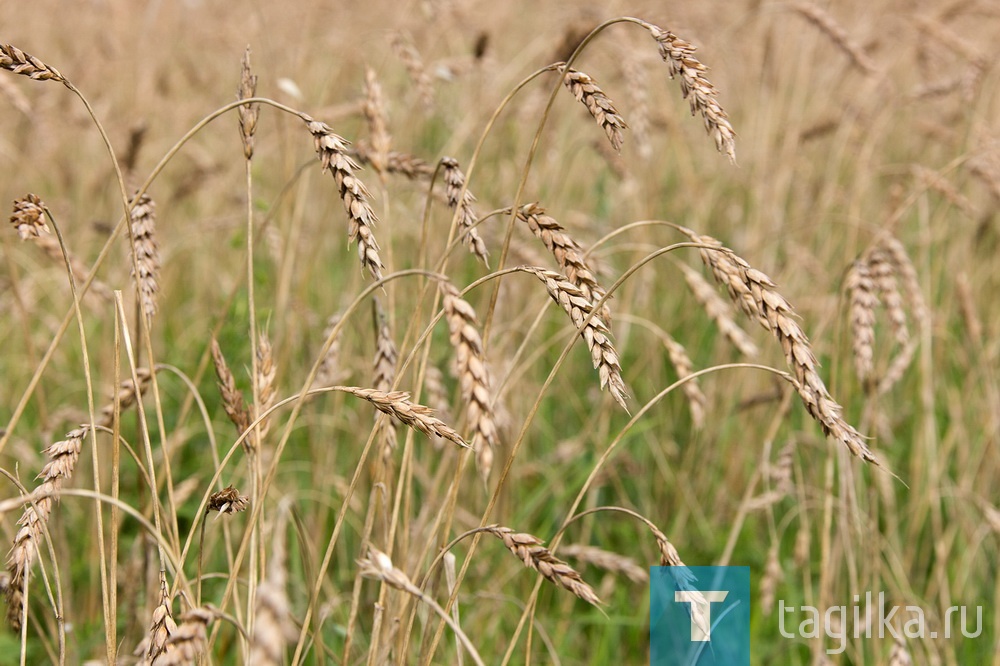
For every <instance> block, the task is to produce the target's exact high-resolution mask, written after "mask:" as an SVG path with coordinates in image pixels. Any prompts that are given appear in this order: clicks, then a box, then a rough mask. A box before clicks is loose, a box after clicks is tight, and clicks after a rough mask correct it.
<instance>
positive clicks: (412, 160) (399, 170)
mask: <svg viewBox="0 0 1000 666" xmlns="http://www.w3.org/2000/svg"><path fill="white" fill-rule="evenodd" d="M374 152H375V148H374V147H373V146H372V145H371V144H370V143H368V142H367V141H364V140H360V141H356V142H355V143H353V144H351V147H350V149H349V150H348V154H349V155H351V156H352V157H354V158H355V159H356V160H357V161H358V162H359V163H361V164H372V161H373V159H374ZM382 168H383V169H384V170H385V172H386V173H390V174H399V175H401V176H404V177H405V178H408V179H409V180H430V178H431V176H433V175H434V166H433V165H432V164H430V163H429V162H428V161H427V160H423V159H421V158H419V157H417V156H416V155H411V154H410V153H403V152H399V151H397V150H389V151H386V153H385V155H384V163H383V165H382Z"/></svg>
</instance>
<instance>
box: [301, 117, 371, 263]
mask: <svg viewBox="0 0 1000 666" xmlns="http://www.w3.org/2000/svg"><path fill="white" fill-rule="evenodd" d="M303 119H304V120H305V121H306V126H307V127H308V128H309V133H310V134H312V136H313V140H314V142H315V144H316V154H317V155H319V159H320V162H321V163H322V165H323V170H324V171H329V172H330V174H331V175H332V176H333V179H334V181H336V183H337V187H338V188H339V190H340V199H341V201H343V202H344V210H345V211H347V218H348V223H349V233H348V239H349V240H350V241H351V242H353V241H357V242H358V256H359V257H360V258H361V265H362V266H363V267H364V268H366V269H368V272H369V273H371V276H372V277H373V278H375V279H376V280H381V279H382V269H383V268H385V266H383V265H382V260H381V259H380V258H379V255H378V251H379V246H378V242H376V240H375V235H374V234H373V232H372V229H373V228H374V227H375V223H376V222H378V218H377V217H376V216H375V211H373V210H372V207H371V204H369V203H368V197H370V196H371V195H370V194H369V192H368V189H367V188H366V187H365V185H364V183H362V182H361V181H360V180H359V179H358V177H357V176H355V175H354V172H355V171H357V169H358V168H359V167H358V164H357V163H356V162H355V161H354V160H352V159H351V158H350V156H348V154H347V146H348V143H349V142H348V141H347V140H346V139H344V138H343V137H340V136H338V135H336V134H334V132H333V130H332V129H330V127H329V126H328V125H327V124H326V123H321V122H319V121H316V120H313V119H312V118H309V117H308V116H305V117H304V118H303Z"/></svg>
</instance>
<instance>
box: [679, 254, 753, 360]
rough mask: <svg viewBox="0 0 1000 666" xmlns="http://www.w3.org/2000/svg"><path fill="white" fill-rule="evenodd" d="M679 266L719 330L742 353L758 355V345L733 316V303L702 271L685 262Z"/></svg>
mask: <svg viewBox="0 0 1000 666" xmlns="http://www.w3.org/2000/svg"><path fill="white" fill-rule="evenodd" d="M678 266H680V268H681V271H682V272H683V273H684V280H685V281H686V282H687V285H688V287H689V288H690V289H691V293H692V294H694V298H695V300H696V301H698V302H699V303H700V304H701V306H702V307H703V308H704V309H705V313H706V314H708V317H709V319H711V320H712V321H714V322H715V325H716V327H717V328H718V329H719V331H721V332H722V334H723V335H724V336H726V339H727V340H729V342H730V343H732V345H733V346H734V347H736V349H738V350H739V352H740V353H741V354H743V355H744V356H747V357H750V358H752V357H754V356H756V355H757V353H758V350H757V345H755V344H754V343H753V340H751V339H750V336H749V335H748V334H747V333H746V331H744V330H743V329H742V328H740V325H739V324H737V323H736V321H735V320H734V319H733V318H732V316H731V312H732V305H731V304H730V303H727V302H726V301H724V300H723V299H722V298H721V297H720V296H719V294H718V292H717V291H716V290H715V288H714V287H712V285H710V284H709V283H708V282H707V281H706V280H705V278H703V277H702V276H701V273H699V272H698V271H696V270H694V269H692V268H690V267H688V266H686V265H684V264H680V263H679V264H678Z"/></svg>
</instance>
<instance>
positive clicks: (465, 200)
mask: <svg viewBox="0 0 1000 666" xmlns="http://www.w3.org/2000/svg"><path fill="white" fill-rule="evenodd" d="M441 166H442V167H443V168H444V184H445V196H446V197H447V198H448V205H449V206H450V207H451V208H453V209H454V208H456V207H457V208H458V210H459V214H458V231H459V233H461V234H462V242H463V243H465V245H466V247H468V248H469V252H471V253H472V254H474V255H476V256H477V257H478V258H479V259H480V260H481V261H482V262H483V263H484V264H486V265H489V253H488V252H487V251H486V243H484V242H483V239H482V237H481V236H480V235H479V232H478V231H477V230H476V228H475V227H476V223H477V222H479V216H478V215H476V211H475V210H474V209H473V207H472V204H473V203H474V202H475V201H476V197H474V196H472V192H470V191H469V190H468V189H466V190H465V196H461V194H462V189H463V188H465V174H464V173H462V170H461V169H459V168H458V160H456V159H455V158H453V157H442V158H441Z"/></svg>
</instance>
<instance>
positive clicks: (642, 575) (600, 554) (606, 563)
mask: <svg viewBox="0 0 1000 666" xmlns="http://www.w3.org/2000/svg"><path fill="white" fill-rule="evenodd" d="M559 554H560V555H563V556H565V557H568V558H570V559H574V560H579V561H580V562H585V563H586V564H590V565H593V566H595V567H597V568H598V569H604V570H605V571H610V572H611V573H616V574H621V575H623V576H625V577H626V578H628V579H629V580H630V581H632V582H633V583H647V582H649V573H648V572H647V571H646V569H644V568H643V567H641V566H639V565H638V564H637V563H636V561H635V560H633V559H632V558H631V557H625V556H624V555H622V554H620V553H613V552H611V551H608V550H604V549H602V548H597V547H596V546H586V545H583V544H569V545H566V546H561V547H560V548H559Z"/></svg>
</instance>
